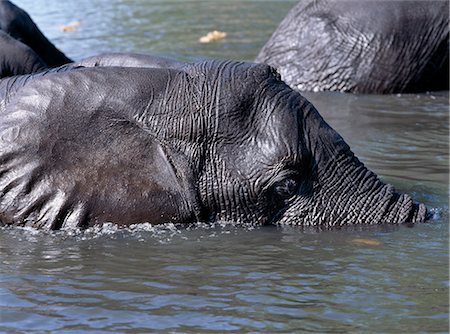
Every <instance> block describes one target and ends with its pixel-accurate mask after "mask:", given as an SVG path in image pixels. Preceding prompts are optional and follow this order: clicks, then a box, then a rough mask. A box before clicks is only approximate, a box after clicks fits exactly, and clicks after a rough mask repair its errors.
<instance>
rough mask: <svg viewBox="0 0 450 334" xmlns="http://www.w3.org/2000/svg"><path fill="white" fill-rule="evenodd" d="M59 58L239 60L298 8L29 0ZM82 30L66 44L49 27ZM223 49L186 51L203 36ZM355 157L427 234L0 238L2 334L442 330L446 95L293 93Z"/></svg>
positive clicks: (191, 232) (245, 231) (222, 231)
mask: <svg viewBox="0 0 450 334" xmlns="http://www.w3.org/2000/svg"><path fill="white" fill-rule="evenodd" d="M16 3H17V4H18V5H19V6H21V7H22V8H24V9H26V10H27V11H28V12H29V13H30V15H31V16H32V17H33V19H34V20H35V21H36V23H37V24H38V25H39V26H40V27H41V28H42V30H43V31H44V33H45V34H46V35H47V36H48V37H49V38H50V39H51V40H52V41H53V42H54V43H55V44H56V45H57V46H58V47H59V48H61V49H62V50H63V51H64V52H66V53H67V54H68V55H69V56H70V57H72V58H74V59H76V60H79V59H82V58H83V57H88V56H91V55H93V54H96V53H99V52H107V51H108V52H110V51H115V52H128V51H132V52H142V53H153V54H157V55H165V56H171V57H173V58H175V59H178V60H185V61H192V60H198V59H204V58H214V57H219V58H234V59H242V60H252V59H254V57H255V56H256V54H257V53H258V50H259V49H260V48H261V46H262V45H263V44H264V42H265V41H266V40H267V39H268V38H269V36H270V34H271V33H272V32H273V30H274V29H275V28H276V26H277V24H278V23H279V21H280V20H281V19H282V18H283V17H284V16H285V15H286V13H287V12H288V11H289V9H290V8H291V7H292V6H293V4H294V3H295V2H270V1H230V2H213V1H125V0H122V1H121V0H111V1H100V0H89V1H88V0H79V1H70V2H69V1H56V0H51V1H32V0H21V1H16ZM75 20H78V21H80V23H81V24H80V26H78V27H77V30H76V31H75V32H71V33H63V32H61V31H59V29H58V27H59V25H62V24H67V23H69V22H71V21H75ZM215 29H217V30H222V31H226V32H227V33H228V36H227V38H226V39H224V40H222V41H220V42H217V43H211V44H199V43H198V42H197V40H198V38H199V37H200V36H202V35H204V34H206V33H207V32H208V31H211V30H215ZM305 96H307V98H308V99H310V100H311V101H312V102H313V104H314V105H315V106H316V107H317V109H318V110H319V111H320V112H321V114H322V115H323V116H324V118H325V119H326V120H327V121H328V122H329V123H330V124H331V125H332V126H333V127H334V128H335V129H337V130H338V132H339V133H340V134H341V135H342V136H343V137H344V139H345V140H346V141H347V142H348V143H349V144H350V146H351V147H352V149H353V151H354V152H355V153H356V154H357V156H358V157H359V158H360V159H361V160H362V161H363V162H364V163H365V164H366V165H367V166H368V167H370V168H371V169H372V170H374V171H375V172H376V173H378V174H379V175H380V177H381V178H382V179H383V180H385V181H386V182H390V183H392V184H394V185H395V186H396V187H397V188H398V189H399V190H402V191H405V192H408V193H410V194H412V196H413V197H414V199H415V200H418V201H423V202H424V203H425V204H426V205H427V206H428V207H429V208H431V210H432V212H434V214H435V217H434V219H433V221H432V222H430V223H426V224H417V225H415V226H414V227H412V228H410V227H406V226H375V227H366V228H353V229H351V228H348V229H341V230H334V231H320V232H319V231H314V230H306V231H305V230H301V229H299V228H298V227H294V226H292V227H287V226H286V227H275V226H272V227H270V226H267V227H242V226H240V227H239V226H238V227H236V226H230V225H228V224H222V225H221V224H216V225H215V226H195V227H194V226H193V227H189V228H184V229H178V228H175V227H174V226H171V225H169V226H165V227H158V228H155V227H151V226H145V225H144V226H141V227H136V228H134V229H131V230H117V229H116V228H114V227H105V228H103V229H90V230H88V231H86V232H80V233H73V234H69V233H67V232H53V233H45V232H36V231H33V230H21V229H2V230H0V249H1V252H0V261H1V276H0V331H3V332H5V333H55V332H64V333H111V332H115V333H117V332H127V333H142V332H146V333H149V332H155V333H163V332H170V333H173V332H177V333H178V332H187V333H189V332H190V333H202V332H205V333H206V332H207V333H211V332H217V333H223V332H227V331H230V332H266V333H274V332H285V333H293V332H307V333H310V332H319V333H324V332H330V333H360V332H377V333H380V332H385V333H400V332H401V333H418V332H427V333H429V332H447V331H448V325H449V321H448V311H449V306H448V293H449V277H448V237H449V233H448V220H449V218H448V207H449V205H448V201H449V192H448V188H449V187H448V164H449V161H448V149H449V144H448V135H449V110H448V98H449V96H448V92H433V93H430V94H419V95H400V96H397V95H390V96H376V95H373V96H371V95H360V96H355V95H351V94H339V93H322V94H311V93H309V94H305Z"/></svg>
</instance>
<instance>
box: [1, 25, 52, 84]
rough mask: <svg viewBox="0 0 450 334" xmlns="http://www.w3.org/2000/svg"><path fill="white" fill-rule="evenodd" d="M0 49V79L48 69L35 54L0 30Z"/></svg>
mask: <svg viewBox="0 0 450 334" xmlns="http://www.w3.org/2000/svg"><path fill="white" fill-rule="evenodd" d="M0 47H1V49H0V50H1V51H0V79H1V78H5V77H11V76H15V75H20V74H29V73H34V72H40V71H43V70H46V69H47V68H48V66H47V64H46V63H45V62H44V61H43V60H42V59H41V58H40V57H39V56H38V55H37V54H36V52H34V51H33V50H32V49H30V48H29V47H28V46H26V45H25V44H23V43H21V42H19V41H18V40H16V39H14V38H12V37H11V36H9V35H8V34H6V33H4V32H3V31H1V30H0Z"/></svg>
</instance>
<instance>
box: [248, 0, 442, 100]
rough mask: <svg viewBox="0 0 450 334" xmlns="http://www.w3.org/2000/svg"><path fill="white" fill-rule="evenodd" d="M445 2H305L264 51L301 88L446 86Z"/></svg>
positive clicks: (415, 88) (262, 58)
mask: <svg viewBox="0 0 450 334" xmlns="http://www.w3.org/2000/svg"><path fill="white" fill-rule="evenodd" d="M448 8H449V2H448V1H422V0H419V1H359V0H358V1H355V0H353V1H341V0H336V1H330V0H308V1H301V2H300V3H299V4H297V5H296V6H295V7H294V8H293V9H292V10H291V11H290V12H289V14H288V15H287V16H286V18H285V19H284V20H283V21H282V22H281V24H280V25H279V26H278V28H277V30H276V31H275V32H274V33H273V35H272V37H271V38H270V39H269V41H268V42H267V43H266V44H265V46H264V47H263V48H262V50H261V51H260V53H259V55H258V57H257V58H256V61H257V62H263V63H267V64H269V65H271V66H273V67H275V68H277V69H278V71H279V72H280V74H281V77H282V78H283V80H285V82H286V83H288V84H289V85H290V86H291V87H293V88H296V89H298V90H300V91H327V90H333V91H342V92H353V93H377V94H388V93H408V92H424V91H432V90H448V88H449V80H448V73H449V67H448V54H449V44H448V40H449V10H448Z"/></svg>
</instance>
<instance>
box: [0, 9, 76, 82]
mask: <svg viewBox="0 0 450 334" xmlns="http://www.w3.org/2000/svg"><path fill="white" fill-rule="evenodd" d="M0 33H1V34H0V50H1V52H0V53H1V55H0V60H3V59H2V58H1V57H3V58H5V59H8V61H9V63H11V59H12V58H10V55H11V53H9V54H8V49H11V48H12V49H13V50H14V51H11V52H14V57H15V59H14V61H15V67H13V69H14V71H13V75H19V74H23V73H31V72H26V71H27V70H28V69H30V68H31V69H33V67H39V68H41V67H47V68H48V67H58V66H61V65H64V64H67V63H70V62H72V60H71V59H70V58H68V57H67V56H66V55H64V53H62V52H61V51H59V50H58V49H57V48H56V47H55V46H54V45H53V44H52V43H51V42H50V41H49V40H48V39H47V38H46V37H45V36H44V35H43V34H42V32H41V31H40V30H39V28H38V27H37V26H36V24H35V23H34V22H33V20H32V19H31V18H30V16H29V15H28V14H27V13H26V12H25V11H24V10H22V9H20V8H19V7H17V6H15V5H14V4H12V3H11V2H9V1H6V0H0ZM5 34H6V35H9V36H10V37H11V39H7V38H6V37H5ZM13 39H14V40H16V41H17V43H15V44H13V43H12V40H13ZM33 52H34V53H33ZM5 53H6V54H5ZM32 61H34V63H31V62H32ZM21 63H22V64H23V67H22V68H21V67H20V66H19V64H21ZM30 64H31V65H30ZM9 66H11V65H9ZM4 67H5V68H6V69H4ZM7 71H10V69H9V68H7V66H5V65H3V62H0V73H7ZM1 77H4V76H1ZM1 77H0V78H1Z"/></svg>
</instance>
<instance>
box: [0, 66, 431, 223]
mask: <svg viewBox="0 0 450 334" xmlns="http://www.w3.org/2000/svg"><path fill="white" fill-rule="evenodd" d="M0 101H1V103H0V221H1V224H3V225H7V226H29V227H33V228H38V229H45V230H57V229H64V230H67V229H69V230H70V229H84V228H87V227H90V226H93V225H96V224H103V223H105V222H108V223H113V224H118V225H120V226H129V225H133V224H139V223H151V224H159V223H176V224H189V223H195V222H206V223H208V222H216V221H226V222H233V223H238V224H239V223H242V224H261V225H263V224H293V225H300V226H305V227H306V226H316V227H320V228H333V227H335V226H341V225H354V224H381V223H391V224H401V223H415V222H421V221H424V220H426V219H427V209H426V207H425V205H423V204H419V203H415V202H414V201H413V200H412V198H411V197H410V196H408V195H406V194H401V193H398V192H397V191H396V190H395V188H394V187H393V186H392V185H389V184H385V183H383V182H382V180H381V179H380V178H378V177H377V175H376V174H375V173H373V172H371V171H370V170H369V169H367V168H366V167H365V166H364V164H363V163H362V162H360V161H359V160H358V158H357V157H356V156H355V155H354V154H353V153H352V151H351V150H350V148H349V146H348V145H347V144H346V143H345V141H344V140H343V138H342V137H341V136H340V135H339V134H338V133H337V132H336V131H335V130H333V129H332V128H331V127H330V126H329V125H328V124H327V123H326V122H325V120H324V119H323V118H322V117H321V116H320V114H319V113H318V111H317V110H316V109H315V108H314V106H313V105H311V103H310V102H308V101H307V100H306V99H305V98H304V97H303V96H302V95H301V94H300V93H299V92H297V91H295V90H293V89H292V88H290V87H289V86H288V85H287V84H286V83H284V82H283V81H282V80H281V77H280V75H279V74H278V73H277V72H276V70H275V69H274V68H272V67H270V66H268V65H266V64H256V63H246V62H237V61H231V60H230V61H225V60H208V61H203V62H196V63H192V64H188V65H186V66H184V67H183V68H182V69H174V68H134V67H83V66H74V65H73V64H68V65H65V66H63V67H60V68H57V69H49V70H47V71H44V72H41V73H37V74H34V75H22V76H17V77H12V78H5V79H2V80H0Z"/></svg>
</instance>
